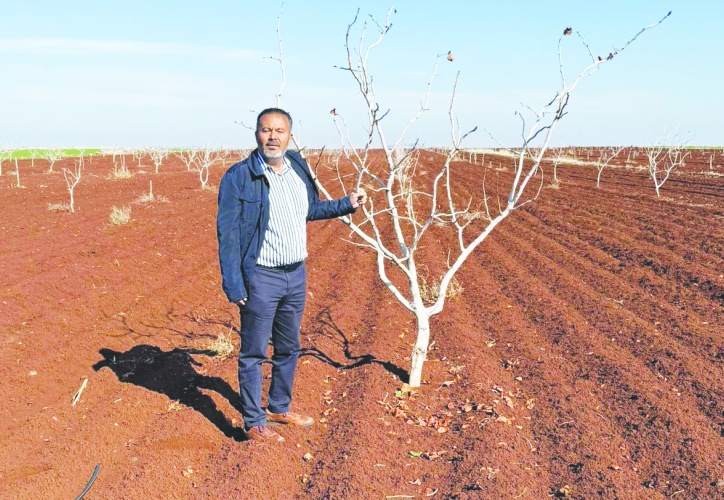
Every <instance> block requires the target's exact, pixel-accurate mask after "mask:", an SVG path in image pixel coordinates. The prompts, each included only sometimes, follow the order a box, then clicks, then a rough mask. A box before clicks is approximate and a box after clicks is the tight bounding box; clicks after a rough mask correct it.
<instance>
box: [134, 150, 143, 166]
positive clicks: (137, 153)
mask: <svg viewBox="0 0 724 500" xmlns="http://www.w3.org/2000/svg"><path fill="white" fill-rule="evenodd" d="M131 154H132V155H133V158H134V159H136V160H138V168H141V158H143V155H145V154H146V150H145V149H133V150H131Z"/></svg>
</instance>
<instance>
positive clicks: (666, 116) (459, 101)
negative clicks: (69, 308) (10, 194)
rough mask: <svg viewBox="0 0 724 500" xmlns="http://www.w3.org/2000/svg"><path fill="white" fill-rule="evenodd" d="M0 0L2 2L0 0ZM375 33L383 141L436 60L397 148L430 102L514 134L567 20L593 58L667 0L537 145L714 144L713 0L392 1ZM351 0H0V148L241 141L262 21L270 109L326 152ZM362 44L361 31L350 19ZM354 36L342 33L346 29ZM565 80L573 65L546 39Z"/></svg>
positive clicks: (356, 117) (375, 10) (717, 139)
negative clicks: (381, 32)
mask: <svg viewBox="0 0 724 500" xmlns="http://www.w3.org/2000/svg"><path fill="white" fill-rule="evenodd" d="M10 3H12V4H13V5H8V4H10ZM363 5H364V6H363V7H362V9H361V11H360V19H369V17H368V16H369V15H372V16H374V18H375V19H377V20H379V21H380V22H382V21H383V20H384V18H385V15H386V14H387V11H388V9H389V8H390V7H392V5H393V3H390V2H381V1H377V0H373V1H366V2H364V3H363ZM394 6H395V8H396V9H397V12H396V13H395V14H394V15H393V17H392V21H393V27H392V29H391V30H390V32H389V33H388V35H387V36H386V38H385V40H384V41H383V43H382V44H381V45H380V46H378V47H377V48H376V49H375V50H373V51H372V53H371V55H370V59H369V68H370V70H371V72H372V73H373V74H374V75H375V85H376V88H377V94H378V100H379V101H380V104H381V107H382V108H383V109H385V110H387V109H389V110H390V112H389V114H388V115H387V117H386V118H385V121H384V124H385V127H386V128H385V130H386V136H387V137H388V139H389V140H396V139H397V137H398V136H399V134H400V133H401V131H402V129H403V127H404V125H405V124H406V123H407V121H408V120H409V119H410V118H411V117H412V116H413V115H414V114H415V112H416V110H417V109H418V108H419V105H420V104H419V103H420V101H421V100H422V98H423V96H424V93H425V88H426V86H427V82H428V80H429V79H430V76H431V74H432V70H433V67H434V65H435V60H436V56H437V55H438V54H446V53H447V52H448V50H451V51H452V53H453V56H454V61H453V62H448V61H447V60H445V59H442V60H441V61H440V64H439V67H438V72H437V74H436V77H435V80H434V81H433V84H432V88H431V94H430V102H429V111H427V112H426V113H425V114H423V116H422V117H421V118H420V120H419V121H418V122H416V123H415V125H414V126H413V127H412V128H411V129H410V130H409V131H408V133H407V135H406V136H405V142H406V143H408V144H409V143H412V142H414V141H415V140H416V139H419V141H420V143H421V144H423V145H425V146H446V145H449V144H450V124H449V120H448V115H447V112H448V107H449V103H450V95H451V91H452V87H453V82H454V79H455V75H456V73H457V72H458V71H459V72H460V79H459V83H458V89H457V95H456V100H455V107H454V109H455V114H456V117H457V118H458V120H459V122H460V124H461V126H462V128H463V129H466V130H467V129H471V128H473V127H475V126H478V127H479V129H478V132H477V133H475V134H473V135H472V136H471V137H469V138H468V139H467V140H466V142H465V143H464V146H467V147H481V146H490V145H494V144H495V143H494V142H493V140H492V139H491V138H490V136H491V135H492V136H493V137H495V138H496V139H497V141H499V142H500V143H502V144H504V145H506V146H511V147H516V146H519V145H520V143H521V125H520V119H519V118H518V117H517V116H516V115H515V112H516V111H521V110H523V107H522V106H530V107H531V108H534V109H538V108H540V107H541V106H542V105H543V104H544V103H545V102H547V101H548V100H550V99H551V98H552V97H553V95H554V94H555V92H556V90H558V89H559V87H560V75H559V68H558V52H557V46H558V39H559V37H560V35H561V33H562V31H563V29H564V28H565V27H567V26H570V27H572V28H573V30H574V32H575V31H578V32H580V33H581V34H582V35H584V36H585V38H586V40H587V42H588V44H589V46H590V47H591V50H592V52H593V53H594V54H596V55H597V54H599V53H600V54H602V55H606V54H608V53H609V52H610V51H611V50H612V49H614V48H617V47H621V46H622V45H623V44H624V43H625V42H626V41H627V40H628V39H629V38H630V37H631V36H633V35H634V34H635V33H637V32H638V31H639V30H640V29H641V28H642V27H644V26H646V25H649V24H651V23H653V22H655V21H657V20H658V19H660V18H661V17H663V16H664V15H665V14H666V12H668V11H669V10H672V11H673V14H672V15H671V17H670V18H669V19H667V20H666V21H665V22H664V23H663V24H661V25H660V26H658V27H657V28H655V29H653V30H649V31H647V32H646V33H644V34H643V35H641V37H640V38H639V39H638V40H636V41H635V42H634V43H633V44H632V45H631V46H629V47H628V48H627V49H626V50H625V51H623V52H622V53H621V54H619V56H617V57H616V58H615V59H614V60H613V61H611V62H610V63H607V64H605V65H602V66H601V67H600V68H599V70H598V71H597V72H596V73H595V74H594V75H592V76H591V77H589V78H587V79H585V80H584V81H583V82H582V83H581V85H580V86H579V88H578V89H577V90H576V91H575V92H574V93H573V95H572V98H571V102H570V105H569V115H568V116H566V117H565V118H564V119H563V121H562V122H561V123H560V125H559V128H558V129H557V131H556V135H555V136H554V139H553V143H554V145H575V146H586V145H619V144H621V145H624V144H625V145H628V144H635V145H648V144H652V143H654V142H655V141H656V140H657V139H658V138H660V137H661V136H662V135H663V134H671V133H673V132H674V131H678V134H679V135H680V136H682V137H685V138H686V139H689V140H690V141H691V143H693V144H698V145H719V146H721V145H723V144H722V143H723V142H724V140H723V138H724V130H722V128H723V127H722V117H723V116H724V99H722V98H721V97H720V93H721V90H720V89H721V87H722V83H721V82H722V80H724V65H723V64H722V63H721V54H723V53H724V37H722V36H721V34H720V33H721V24H722V22H724V2H722V1H718V0H710V1H703V0H698V1H697V0H689V1H683V0H669V1H661V0H638V1H636V2H632V1H606V2H581V1H580V0H579V1H574V0H570V1H548V2H541V1H532V0H531V1H509V2H500V1H495V2H493V1H484V0H481V1H448V2H440V1H425V0H414V1H413V0H401V1H398V2H396V3H394ZM356 10H357V4H353V3H348V2H315V1H309V0H307V1H300V0H287V1H286V2H284V3H283V6H282V3H281V2H246V1H221V0H207V1H205V2H200V1H183V0H179V1H175V2H159V1H156V2H152V1H149V0H145V1H140V0H126V1H123V2H120V1H106V2H99V1H97V0H96V1H90V0H87V1H81V0H69V1H62V0H61V1H58V0H56V1H45V0H25V1H24V2H10V1H5V2H3V3H2V6H0V19H2V21H3V23H2V24H3V28H2V30H0V113H1V114H2V119H0V147H11V148H19V147H49V146H66V147H70V146H89V147H90V146H106V147H112V146H118V147H145V146H174V147H185V146H229V147H248V146H252V145H253V144H254V140H253V133H252V131H251V130H249V129H247V128H245V127H244V126H243V125H240V124H239V122H242V123H246V124H253V122H254V117H255V113H256V112H258V111H260V110H262V109H264V108H265V107H270V106H274V105H276V102H277V101H276V97H275V95H276V93H277V92H278V91H279V87H280V85H281V81H282V79H281V72H280V69H279V64H278V62H277V61H274V60H273V59H269V56H272V57H278V55H279V52H278V51H279V47H278V40H277V34H276V29H277V20H278V17H279V15H280V12H281V36H282V42H283V56H284V57H283V58H284V63H285V70H286V84H285V87H284V91H283V94H282V97H281V105H282V107H284V108H286V109H288V110H289V111H290V112H291V113H292V115H293V116H294V118H295V121H296V123H295V130H294V132H295V134H296V135H297V136H298V138H299V139H300V141H301V143H302V144H303V145H306V146H309V147H321V146H324V145H326V146H327V147H338V146H339V138H338V134H337V131H336V129H335V127H334V124H333V122H332V117H331V115H330V114H329V111H330V110H331V109H332V108H336V110H337V111H338V112H339V113H340V114H341V116H343V117H344V119H345V121H346V122H347V124H348V125H349V129H350V135H351V137H352V138H353V140H354V141H355V142H361V138H362V137H363V136H364V134H365V131H364V124H365V121H364V120H365V110H364V108H363V106H362V104H363V103H362V100H361V99H362V98H361V96H360V95H359V92H358V90H357V88H356V84H355V82H354V80H353V79H352V78H351V76H350V74H349V73H348V72H345V71H342V70H340V69H337V68H335V66H336V65H340V66H341V65H344V64H345V58H346V54H345V50H344V38H345V31H346V29H347V25H348V24H349V23H350V22H351V21H352V19H353V18H354V15H355V12H356ZM367 35H368V36H367V38H366V40H369V41H371V40H372V39H373V35H374V32H373V28H372V27H368V32H367ZM358 37H359V30H356V31H354V35H353V41H354V44H355V45H356V44H357V43H358V41H359V38H358ZM564 42H565V45H564V53H563V54H564V62H565V69H566V74H567V77H568V78H572V77H574V76H575V75H576V74H577V73H578V72H579V70H580V69H582V68H583V67H584V66H585V64H586V63H587V61H588V60H589V59H588V55H587V52H586V50H585V48H584V47H583V46H582V44H581V43H580V41H579V39H578V38H577V37H575V36H574V37H566V38H565V39H564Z"/></svg>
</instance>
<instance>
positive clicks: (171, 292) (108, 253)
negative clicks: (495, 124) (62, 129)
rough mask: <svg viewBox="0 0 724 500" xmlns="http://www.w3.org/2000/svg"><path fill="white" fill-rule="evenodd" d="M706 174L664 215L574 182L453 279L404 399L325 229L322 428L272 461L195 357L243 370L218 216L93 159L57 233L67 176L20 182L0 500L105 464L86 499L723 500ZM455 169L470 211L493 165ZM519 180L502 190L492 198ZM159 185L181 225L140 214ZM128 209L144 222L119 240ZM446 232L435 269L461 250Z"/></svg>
mask: <svg viewBox="0 0 724 500" xmlns="http://www.w3.org/2000/svg"><path fill="white" fill-rule="evenodd" d="M710 154H715V155H718V158H719V160H718V161H717V160H715V161H714V162H713V163H714V170H715V171H718V172H722V171H723V170H722V167H721V164H722V163H724V162H722V160H721V152H715V153H711V152H697V153H696V155H695V156H694V157H693V158H691V160H690V161H688V162H687V168H686V169H683V170H682V171H681V172H679V173H678V174H676V175H674V176H673V178H672V179H670V180H669V181H668V183H667V184H665V185H664V187H663V188H662V198H656V196H655V193H654V188H653V184H652V182H651V180H650V179H648V178H647V177H646V173H645V172H641V171H639V170H636V169H630V168H629V169H625V168H609V169H606V170H605V171H604V172H603V176H602V181H601V187H600V188H599V189H596V188H595V180H596V169H595V168H593V167H591V166H567V165H559V167H558V175H559V177H560V179H561V187H560V189H549V188H544V189H543V190H542V192H541V195H540V197H539V198H538V200H537V201H536V202H534V203H531V204H529V205H527V206H525V207H524V208H523V209H521V210H519V211H517V212H515V213H514V214H513V215H512V216H510V217H509V218H508V219H507V220H506V221H504V222H503V223H502V225H501V226H500V227H499V228H497V229H496V230H495V232H494V233H493V234H492V236H491V237H490V238H489V239H488V240H487V241H485V242H484V243H483V245H482V246H481V247H480V248H479V249H478V250H477V251H476V252H475V253H474V254H473V255H472V256H471V258H470V259H469V260H468V261H467V262H466V264H465V265H464V267H463V268H462V269H461V271H460V273H459V274H458V280H459V282H460V284H461V285H462V287H463V288H464V291H463V293H462V294H461V295H459V296H457V297H454V298H452V299H449V300H448V302H447V303H446V307H445V310H444V311H443V312H442V313H441V314H439V315H438V316H436V317H434V319H433V321H432V340H433V341H434V344H433V346H432V350H431V351H430V355H429V359H428V361H427V362H426V364H425V368H424V373H423V378H424V379H425V381H426V383H425V384H423V386H422V387H421V388H420V390H419V392H417V393H413V394H412V395H410V396H405V395H402V394H400V393H397V395H396V390H397V389H398V388H399V387H401V379H402V380H404V378H405V377H406V375H405V372H406V370H407V368H408V357H409V354H410V350H411V343H412V342H413V340H414V323H413V320H412V317H411V316H410V315H409V313H407V312H406V310H405V309H404V308H403V307H402V306H400V305H399V304H398V303H396V301H395V300H394V298H393V297H392V296H391V294H390V293H389V292H388V291H387V290H386V289H385V288H384V286H383V285H382V284H381V282H380V281H379V279H378V278H377V277H376V271H375V268H374V258H373V256H372V255H371V254H370V253H369V252H366V251H364V250H363V249H359V248H358V247H354V246H351V245H350V244H349V243H346V242H344V241H343V239H344V238H345V237H347V235H348V231H347V229H346V228H345V227H343V226H342V225H341V224H340V223H339V222H337V221H327V222H321V223H314V224H313V225H312V226H310V229H309V233H310V240H309V250H310V258H309V265H308V268H309V300H308V307H307V311H306V313H305V320H304V322H303V326H302V330H303V331H302V336H303V346H304V354H303V356H302V359H301V360H300V365H299V369H298V377H297V383H296V387H295V401H294V409H295V410H297V411H300V412H305V413H308V414H311V415H313V416H314V417H315V418H316V419H317V420H318V423H317V425H315V426H314V427H312V428H310V429H304V430H302V429H288V428H283V429H281V430H280V432H281V433H282V434H283V435H284V436H285V437H286V439H287V440H286V442H285V443H283V444H281V445H260V444H256V443H254V442H247V441H243V439H241V438H240V436H241V434H240V432H239V431H240V426H241V421H240V416H239V414H238V411H237V409H236V407H237V406H238V400H237V395H236V391H237V388H238V383H237V380H236V361H235V357H234V355H232V356H230V357H227V358H224V359H220V358H218V357H213V356H210V355H208V352H206V351H205V348H206V345H207V344H208V343H209V342H210V341H211V340H213V339H215V338H216V337H217V336H218V334H219V333H228V332H231V336H232V338H233V341H234V343H235V346H236V347H237V348H238V332H237V329H238V317H237V311H236V308H235V307H234V306H233V305H230V304H228V303H227V302H226V300H225V298H224V296H223V295H222V293H221V290H220V283H219V273H218V264H217V258H216V240H215V215H216V197H215V194H214V193H213V192H212V191H202V190H200V189H199V183H198V180H197V177H196V175H195V174H194V173H189V172H187V171H186V169H185V167H183V166H182V165H181V164H180V163H178V162H176V161H174V160H168V161H167V162H166V163H165V164H164V165H162V166H161V169H160V173H159V174H158V175H156V174H154V173H153V167H152V165H151V164H150V161H148V162H147V164H146V165H144V167H143V168H141V169H139V168H138V167H136V166H135V165H134V167H132V170H133V171H134V172H135V173H136V175H135V177H133V178H132V179H127V180H111V179H109V178H108V174H109V173H110V170H111V165H112V164H111V159H110V158H102V157H96V158H93V159H92V160H91V161H90V162H88V163H87V165H86V170H85V172H84V174H83V178H82V180H81V183H80V184H79V185H78V187H77V188H76V193H75V195H76V208H77V210H76V213H74V214H71V213H67V212H51V211H49V210H48V209H47V205H48V203H58V202H66V201H67V192H66V190H65V184H64V182H63V178H62V175H60V174H58V173H53V174H48V173H45V170H46V168H47V166H46V164H45V163H44V162H41V161H39V160H38V161H36V165H35V166H34V167H31V166H30V162H21V163H20V176H21V182H22V184H23V186H24V187H25V189H17V188H13V187H9V186H13V185H14V184H15V177H14V176H13V175H11V174H9V173H8V171H9V170H10V167H9V165H8V164H7V163H6V164H5V165H4V172H3V176H2V177H0V184H1V185H2V187H0V190H1V191H2V196H1V197H0V209H1V210H0V231H2V247H0V300H1V301H2V302H1V304H0V311H1V312H2V313H1V314H0V327H1V328H2V330H0V345H2V349H1V350H0V380H2V385H0V396H1V397H2V401H3V404H2V419H1V420H0V431H1V434H0V436H1V437H0V497H2V498H73V497H74V496H75V495H76V494H78V492H80V490H81V489H82V488H83V486H84V484H85V483H86V481H87V480H88V478H89V476H90V474H91V472H92V471H93V468H94V466H95V465H96V464H101V470H100V474H99V476H98V479H97V481H96V482H95V484H94V485H93V487H92V489H91V491H90V493H88V495H87V496H86V498H88V499H92V498H134V499H135V498H307V497H309V498H336V499H342V498H345V499H346V498H352V499H358V498H359V499H362V498H385V496H393V495H406V496H409V497H415V498H426V497H432V498H511V497H516V498H547V497H549V496H569V497H570V498H647V499H648V498H668V497H671V496H674V495H676V496H677V497H679V498H692V499H693V498H697V499H698V498H721V496H722V494H723V493H724V468H723V465H722V463H724V441H723V437H724V413H723V412H724V407H723V406H722V404H723V403H722V401H724V383H722V380H724V335H723V334H722V332H724V314H722V313H723V312H724V224H723V222H724V177H722V176H715V175H710V174H705V173H704V172H706V171H708V170H709V155H710ZM594 157H595V154H594ZM583 159H585V158H583ZM478 161H481V159H480V158H478ZM490 161H492V166H493V167H497V166H498V165H499V164H500V165H501V166H503V167H505V166H506V165H507V166H508V167H509V166H510V163H511V162H510V160H507V159H500V158H495V159H490V158H488V159H487V160H485V163H486V164H487V163H488V162H490ZM637 161H643V155H642V154H641V153H639V157H638V160H637ZM64 162H65V163H66V164H68V163H71V162H72V160H64ZM435 162H439V157H437V156H436V155H434V154H432V153H425V154H423V155H422V157H421V167H420V168H428V169H429V170H432V169H433V165H434V163H435ZM128 163H129V165H130V164H134V162H133V161H132V160H131V159H129V161H128ZM614 163H615V162H614ZM717 165H720V166H719V167H717ZM62 166H63V165H59V164H56V166H55V170H56V171H58V170H60V168H61V167H62ZM13 168H14V167H13ZM456 169H457V171H458V172H460V175H461V177H460V178H461V179H463V180H464V183H461V185H460V186H459V188H458V189H459V190H460V192H461V194H462V195H464V194H465V193H467V192H468V191H472V190H473V188H474V187H476V186H479V185H480V182H481V179H482V171H483V169H482V168H481V167H480V166H479V165H477V166H473V165H471V164H467V163H462V162H461V163H458V164H457V165H456ZM221 173H222V169H221V168H216V169H215V170H214V171H213V172H212V175H211V183H212V184H218V180H219V177H220V175H221ZM507 175H509V171H508V172H498V171H494V170H489V171H488V173H487V182H488V186H491V187H489V188H488V193H489V194H492V195H493V198H491V200H494V199H495V198H494V197H495V195H496V193H495V192H494V188H493V187H492V186H494V185H495V184H496V183H498V185H501V186H502V185H504V180H505V178H506V176H507ZM498 177H499V179H498ZM149 180H153V181H154V193H155V194H156V195H162V196H166V197H167V198H168V199H169V202H168V203H159V202H156V203H151V204H139V203H133V200H135V199H136V198H137V197H138V196H140V195H141V194H142V193H143V192H147V191H148V181H149ZM546 182H548V181H546ZM491 204H493V205H494V204H495V202H493V201H491ZM114 205H115V206H118V207H120V206H122V205H130V206H131V207H132V221H131V222H130V223H129V224H127V225H123V226H114V225H112V224H110V222H109V213H110V211H111V207H112V206H114ZM478 208H479V207H478ZM434 235H435V236H434V238H433V240H432V241H431V242H430V243H428V245H427V246H426V248H425V249H424V252H425V257H426V258H427V259H429V264H428V265H429V266H438V265H442V264H443V263H444V262H445V258H446V255H447V250H446V249H447V247H448V245H449V244H451V243H453V242H454V241H455V240H454V239H453V235H452V233H445V232H444V231H443V230H442V229H441V230H439V231H437V232H436V233H434ZM435 239H437V243H436V241H435ZM83 377H88V384H87V387H86V389H85V391H84V392H83V393H82V396H81V397H80V400H79V402H78V403H77V404H76V405H75V406H71V400H72V398H73V395H74V393H75V392H76V391H77V390H78V388H79V386H80V384H81V380H82V378H83ZM443 431H444V432H443ZM307 453H309V454H310V455H308V456H307V458H308V459H306V460H305V458H304V457H305V455H306V454H307ZM310 456H311V458H309V457H310ZM435 492H437V493H435ZM433 493H435V495H434V496H432V494H433ZM426 495H427V496H426Z"/></svg>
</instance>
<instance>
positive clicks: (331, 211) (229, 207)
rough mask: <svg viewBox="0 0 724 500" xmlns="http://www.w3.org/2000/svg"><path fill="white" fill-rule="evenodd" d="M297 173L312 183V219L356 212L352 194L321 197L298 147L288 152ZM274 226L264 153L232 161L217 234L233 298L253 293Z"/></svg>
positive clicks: (224, 282)
mask: <svg viewBox="0 0 724 500" xmlns="http://www.w3.org/2000/svg"><path fill="white" fill-rule="evenodd" d="M286 156H287V158H288V159H289V163H290V164H291V166H292V168H293V169H294V171H295V172H296V173H297V175H299V177H300V178H301V179H302V180H303V181H304V184H305V185H306V186H307V197H308V198H309V212H308V213H307V221H313V220H319V219H333V218H335V217H340V216H342V215H347V214H351V213H353V212H354V211H355V210H354V208H352V203H351V202H350V201H349V198H347V197H345V198H340V199H338V200H332V201H321V200H320V199H319V192H318V191H317V187H316V185H315V184H314V179H313V177H312V173H311V172H310V170H309V166H308V165H307V162H305V161H304V159H302V158H301V157H300V156H299V154H298V153H297V152H295V151H287V154H286ZM268 225H269V183H268V181H267V179H266V177H265V176H264V173H263V166H262V165H261V164H260V163H259V155H258V153H257V151H256V150H254V151H253V152H252V153H251V154H250V155H249V157H248V158H246V159H245V160H243V161H241V162H239V163H236V164H234V165H232V166H231V167H230V168H229V170H227V171H226V173H225V174H224V176H223V177H222V179H221V184H220V185H219V211H218V214H217V217H216V235H217V237H218V240H219V264H220V266H221V287H222V288H223V289H224V293H225V294H226V297H227V298H228V299H229V301H230V302H237V301H239V300H242V299H244V298H246V297H248V296H249V294H248V290H249V281H250V280H251V277H252V276H253V275H254V269H256V260H257V258H258V256H259V250H260V249H261V244H262V242H263V241H264V233H265V232H266V228H267V226H268Z"/></svg>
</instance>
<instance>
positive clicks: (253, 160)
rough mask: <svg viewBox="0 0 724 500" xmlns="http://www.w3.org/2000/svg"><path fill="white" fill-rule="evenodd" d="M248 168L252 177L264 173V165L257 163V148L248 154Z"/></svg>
mask: <svg viewBox="0 0 724 500" xmlns="http://www.w3.org/2000/svg"><path fill="white" fill-rule="evenodd" d="M249 162H250V165H249V170H251V173H252V175H254V177H261V176H263V175H264V166H263V165H261V164H260V163H259V149H258V148H257V149H255V150H254V151H252V153H251V154H250V155H249Z"/></svg>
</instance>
